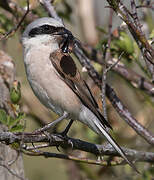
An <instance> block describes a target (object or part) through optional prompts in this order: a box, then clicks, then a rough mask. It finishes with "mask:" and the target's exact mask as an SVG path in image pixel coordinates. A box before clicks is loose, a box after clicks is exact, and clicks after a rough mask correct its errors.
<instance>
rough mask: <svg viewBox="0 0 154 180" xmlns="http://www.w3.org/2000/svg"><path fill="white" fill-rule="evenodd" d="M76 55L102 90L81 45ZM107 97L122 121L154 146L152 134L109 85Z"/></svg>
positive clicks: (75, 49)
mask: <svg viewBox="0 0 154 180" xmlns="http://www.w3.org/2000/svg"><path fill="white" fill-rule="evenodd" d="M74 54H75V55H76V57H77V58H78V59H79V61H80V63H81V64H82V66H83V67H85V68H86V69H87V70H88V73H89V75H90V77H91V78H92V79H93V80H94V82H95V83H96V84H97V85H98V86H99V87H100V88H101V77H100V75H99V74H98V73H97V71H96V70H95V69H94V67H93V66H92V65H91V64H90V59H89V58H88V57H87V56H86V55H85V54H84V53H83V51H82V48H81V46H80V44H78V45H76V46H75V48H74ZM106 95H107V97H108V99H109V100H110V102H111V103H112V105H113V107H114V108H115V110H116V111H117V112H118V114H119V115H120V116H121V117H122V119H124V120H125V121H126V122H127V124H129V125H130V126H131V127H132V128H133V129H134V130H135V131H136V132H137V133H138V134H139V135H140V136H141V137H143V138H144V139H145V140H146V141H147V142H148V143H149V144H152V145H154V135H153V134H151V133H150V132H149V131H148V130H147V129H146V128H144V127H143V126H142V125H141V124H140V123H139V122H137V120H136V119H135V118H134V117H133V116H132V114H131V113H130V112H129V110H128V109H127V108H126V107H125V106H124V104H123V103H122V102H121V101H120V99H119V98H118V96H117V95H116V93H115V91H114V90H113V89H112V88H111V87H110V86H109V85H108V84H106Z"/></svg>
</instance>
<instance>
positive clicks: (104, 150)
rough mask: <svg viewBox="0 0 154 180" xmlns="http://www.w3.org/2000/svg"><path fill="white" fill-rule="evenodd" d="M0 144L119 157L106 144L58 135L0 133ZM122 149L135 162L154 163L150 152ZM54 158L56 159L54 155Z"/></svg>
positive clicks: (152, 154) (24, 148) (23, 148)
mask: <svg viewBox="0 0 154 180" xmlns="http://www.w3.org/2000/svg"><path fill="white" fill-rule="evenodd" d="M0 142H5V143H6V144H8V145H9V144H12V143H15V142H17V143H22V146H21V148H22V150H25V151H26V150H28V147H27V146H26V145H24V144H23V143H40V142H46V143H49V146H61V147H62V148H70V147H73V150H81V151H85V152H89V153H92V154H95V155H97V156H100V155H109V156H111V155H112V156H120V155H119V154H118V153H117V151H116V150H115V149H114V148H113V147H112V146H111V145H110V144H106V145H98V144H92V143H89V142H85V141H82V140H80V139H74V138H70V137H63V136H62V135H60V134H50V138H49V136H46V135H44V134H33V133H11V132H0ZM34 147H35V146H34ZM45 147H46V146H45ZM122 149H123V150H124V152H125V154H126V155H127V156H128V157H130V158H131V159H132V160H133V161H135V162H149V163H153V162H154V153H152V152H143V151H136V150H133V149H127V148H122ZM37 153H38V154H39V153H40V152H39V151H37V152H36V155H37ZM41 155H43V156H45V154H41ZM49 156H50V155H49ZM64 156H65V155H64ZM66 156H67V155H66ZM54 157H56V155H55V156H54Z"/></svg>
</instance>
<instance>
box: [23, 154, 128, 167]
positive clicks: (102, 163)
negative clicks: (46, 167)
mask: <svg viewBox="0 0 154 180" xmlns="http://www.w3.org/2000/svg"><path fill="white" fill-rule="evenodd" d="M23 153H24V154H26V155H29V156H43V157H45V158H58V159H65V160H72V161H76V162H80V163H86V164H94V165H99V166H117V165H124V164H127V163H126V162H124V160H123V159H120V160H119V159H118V161H110V162H108V161H105V160H93V159H89V158H83V157H82V158H80V157H76V156H72V155H67V154H60V153H51V152H43V151H39V152H34V151H33V152H31V151H23Z"/></svg>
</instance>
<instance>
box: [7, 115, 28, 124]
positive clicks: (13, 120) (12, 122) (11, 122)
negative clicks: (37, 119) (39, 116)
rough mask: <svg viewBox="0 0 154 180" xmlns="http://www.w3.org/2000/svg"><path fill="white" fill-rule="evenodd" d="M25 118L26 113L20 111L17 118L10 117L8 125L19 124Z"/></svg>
mask: <svg viewBox="0 0 154 180" xmlns="http://www.w3.org/2000/svg"><path fill="white" fill-rule="evenodd" d="M24 118H25V114H24V113H19V114H18V117H17V118H15V119H13V118H11V117H9V121H8V126H9V127H11V126H15V125H18V124H19V123H20V121H21V120H22V119H24Z"/></svg>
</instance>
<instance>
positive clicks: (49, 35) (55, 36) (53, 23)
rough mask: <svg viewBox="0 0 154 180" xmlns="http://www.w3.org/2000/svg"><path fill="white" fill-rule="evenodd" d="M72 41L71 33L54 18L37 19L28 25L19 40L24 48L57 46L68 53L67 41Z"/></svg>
mask: <svg viewBox="0 0 154 180" xmlns="http://www.w3.org/2000/svg"><path fill="white" fill-rule="evenodd" d="M71 39H73V35H72V33H71V32H70V31H69V30H67V29H66V28H65V26H64V24H63V23H62V22H61V21H58V20H56V19H54V18H50V17H44V18H39V19H37V20H35V21H33V22H32V23H30V24H29V25H28V26H27V27H26V29H25V31H24V33H23V35H22V38H21V41H22V44H23V46H24V47H26V46H27V45H28V46H29V45H33V46H38V45H42V44H44V45H52V43H53V44H54V43H57V44H59V46H60V48H61V49H62V51H64V52H66V51H68V44H69V43H68V41H70V40H71Z"/></svg>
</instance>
